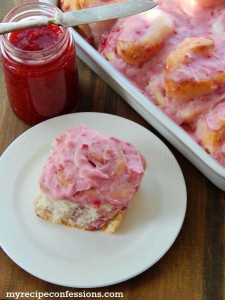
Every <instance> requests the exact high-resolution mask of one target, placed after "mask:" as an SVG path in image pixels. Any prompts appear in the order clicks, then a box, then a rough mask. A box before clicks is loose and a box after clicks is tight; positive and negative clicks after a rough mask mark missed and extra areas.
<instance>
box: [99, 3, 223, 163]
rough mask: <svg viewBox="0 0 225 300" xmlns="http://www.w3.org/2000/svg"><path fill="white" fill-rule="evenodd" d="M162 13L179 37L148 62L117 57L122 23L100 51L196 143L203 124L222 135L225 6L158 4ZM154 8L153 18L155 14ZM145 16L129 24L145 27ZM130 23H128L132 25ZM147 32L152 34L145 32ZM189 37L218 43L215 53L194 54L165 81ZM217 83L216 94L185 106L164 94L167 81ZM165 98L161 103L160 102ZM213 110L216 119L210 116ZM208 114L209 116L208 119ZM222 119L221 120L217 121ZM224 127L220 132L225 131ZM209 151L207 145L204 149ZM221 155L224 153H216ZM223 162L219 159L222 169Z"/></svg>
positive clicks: (131, 35)
mask: <svg viewBox="0 0 225 300" xmlns="http://www.w3.org/2000/svg"><path fill="white" fill-rule="evenodd" d="M157 2H158V5H157V10H161V11H162V12H164V13H166V14H167V15H168V16H169V17H170V18H171V20H172V21H173V24H174V31H175V32H174V34H173V35H171V36H170V37H169V38H167V39H165V41H164V43H163V45H162V46H161V47H159V50H158V52H157V53H156V54H155V55H154V56H153V57H151V58H150V59H149V60H148V61H146V62H144V63H142V64H137V65H131V64H128V63H126V62H125V61H123V59H122V58H121V57H120V56H119V54H118V53H117V41H118V38H119V34H120V31H121V28H122V27H123V19H120V20H118V22H117V23H116V24H115V25H114V27H113V28H112V30H111V31H108V32H105V33H104V34H103V35H102V39H101V41H102V43H101V44H100V45H99V51H100V52H101V54H102V55H103V56H105V57H106V58H107V59H109V60H110V63H111V64H112V65H113V66H114V67H115V68H116V69H117V70H119V71H120V72H121V73H122V74H123V75H124V76H125V77H127V78H128V80H129V81H130V82H131V83H132V84H133V85H134V86H136V87H137V88H138V89H139V90H140V91H142V93H143V94H144V95H145V96H146V97H147V98H149V99H150V100H151V101H152V102H153V103H155V104H156V105H158V106H160V108H161V109H162V110H163V111H164V112H165V113H166V114H167V115H168V116H169V117H170V118H172V119H173V120H174V121H175V122H176V123H177V124H179V125H181V126H182V127H183V128H184V129H185V130H186V131H187V132H188V133H189V134H190V135H191V136H192V137H193V138H194V139H195V140H196V141H197V142H198V141H199V136H198V134H199V131H196V126H197V124H199V122H198V121H199V120H200V119H201V120H205V121H206V123H207V126H208V130H217V129H218V127H219V126H221V125H220V124H218V119H220V120H221V119H224V115H225V114H224V111H225V107H224V105H220V106H218V107H219V109H214V108H215V107H216V106H217V105H218V104H219V103H221V102H222V103H224V102H225V82H224V80H221V81H218V82H215V80H214V78H217V75H223V74H225V35H224V32H225V2H224V1H223V0H218V1H213V0H211V1H210V0H208V1H207V0H198V1H197V0H196V1H191V0H184V1H183V0H158V1H157ZM154 10H155V9H152V10H151V11H150V12H149V13H152V14H154ZM139 18H140V15H137V16H135V15H134V16H131V17H129V19H128V20H129V22H130V23H132V22H133V24H137V25H140V20H139ZM127 22H128V21H127ZM141 29H142V32H141V33H142V35H144V34H145V31H144V30H145V28H144V26H141ZM146 30H149V29H148V28H147V27H146ZM190 37H209V38H212V39H213V40H214V43H215V48H214V49H213V50H212V51H209V53H207V54H206V55H201V54H198V53H194V52H191V51H190V52H189V53H187V55H189V56H190V62H189V63H188V64H186V65H185V64H183V65H181V66H180V67H179V68H177V69H176V70H174V71H173V72H171V73H170V74H169V75H168V74H167V75H166V76H168V77H167V78H165V67H166V61H167V57H168V55H169V54H170V53H171V52H172V51H174V50H175V49H176V48H177V46H178V45H179V44H180V43H181V42H182V41H184V40H185V39H186V38H190ZM135 38H136V33H135V31H134V32H133V33H132V32H131V31H129V36H127V39H128V40H131V41H134V40H135ZM210 78H211V79H213V80H212V83H213V84H212V87H213V89H212V90H213V92H212V93H211V94H206V95H202V96H199V97H196V98H195V99H190V101H186V102H184V103H182V102H179V101H177V100H176V99H173V98H172V97H170V96H167V93H166V90H165V80H166V79H171V80H175V81H176V82H178V83H179V82H186V81H189V82H199V81H202V80H207V79H210ZM158 95H161V98H160V97H158ZM210 111H212V113H211V114H209V112H210ZM208 114H209V115H208ZM217 115H218V117H217ZM223 130H224V131H225V128H224V129H223V128H221V132H222V131H223ZM203 147H204V145H203ZM217 151H218V153H220V152H221V151H222V150H221V149H219V148H218V149H217ZM223 152H224V159H223V160H221V159H220V158H219V157H216V158H217V159H218V160H219V161H220V162H221V163H222V164H223V165H225V163H224V161H225V151H224V150H223Z"/></svg>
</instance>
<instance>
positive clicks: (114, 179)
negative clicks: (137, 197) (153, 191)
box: [40, 126, 145, 209]
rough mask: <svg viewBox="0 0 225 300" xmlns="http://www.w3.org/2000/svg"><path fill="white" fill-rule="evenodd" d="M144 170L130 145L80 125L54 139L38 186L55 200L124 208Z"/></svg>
mask: <svg viewBox="0 0 225 300" xmlns="http://www.w3.org/2000/svg"><path fill="white" fill-rule="evenodd" d="M144 171H145V164H144V159H143V157H142V155H141V154H140V152H139V151H137V150H136V149H135V148H134V147H133V146H132V145H131V144H130V143H126V142H123V141H121V140H118V139H116V138H115V137H108V136H104V135H102V134H101V133H99V132H97V131H95V130H91V129H87V128H86V127H85V126H81V127H79V128H75V129H70V130H68V131H66V132H64V133H63V134H62V135H60V136H59V137H58V138H56V140H55V144H54V148H53V149H52V151H51V153H50V156H49V158H48V160H47V163H46V165H45V166H44V168H43V171H42V174H41V177H40V187H41V189H42V190H43V191H44V192H45V193H47V194H50V195H51V197H52V198H53V199H54V200H59V199H64V200H69V201H72V202H75V203H80V204H83V205H92V206H94V207H99V206H100V205H102V204H110V205H113V206H115V207H117V208H119V209H125V208H127V207H128V206H129V205H130V202H131V200H132V198H133V196H134V194H135V193H136V192H137V190H138V188H139V185H140V181H141V179H142V177H143V174H144Z"/></svg>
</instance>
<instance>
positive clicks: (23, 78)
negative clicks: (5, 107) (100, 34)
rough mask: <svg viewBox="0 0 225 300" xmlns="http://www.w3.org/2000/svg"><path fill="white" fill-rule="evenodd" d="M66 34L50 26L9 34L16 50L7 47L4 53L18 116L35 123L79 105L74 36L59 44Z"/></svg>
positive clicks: (9, 86)
mask: <svg viewBox="0 0 225 300" xmlns="http://www.w3.org/2000/svg"><path fill="white" fill-rule="evenodd" d="M64 34H65V33H64V32H63V29H61V27H59V26H56V25H49V26H48V27H39V28H33V29H24V30H20V31H16V32H13V33H11V34H10V35H9V36H8V42H9V44H10V47H11V48H12V49H14V50H15V53H14V52H12V51H11V52H10V53H9V52H8V51H6V50H5V51H4V52H5V53H4V54H3V55H2V60H3V65H4V71H5V79H6V86H7V91H8V97H9V101H10V103H11V106H12V108H13V110H14V112H15V113H16V115H17V116H18V117H20V118H21V119H22V120H23V121H25V122H27V123H29V124H31V125H33V124H37V123H39V122H41V121H44V120H46V119H48V118H51V117H54V116H57V115H61V114H65V113H70V112H73V111H74V110H75V109H76V107H77V101H78V100H77V99H78V76H77V69H76V61H75V46H74V44H73V42H72V38H71V36H70V35H69V36H68V37H69V38H67V39H66V40H64V41H63V43H62V45H61V46H60V47H59V46H58V48H57V47H56V46H57V45H59V43H60V41H62V37H63V35H64ZM54 48H55V49H54ZM18 51H19V52H20V54H21V53H22V56H21V57H22V59H21V57H20V56H19V57H18V56H17V53H19V52H18ZM12 53H13V55H12ZM49 53H50V54H49ZM46 55H47V56H46Z"/></svg>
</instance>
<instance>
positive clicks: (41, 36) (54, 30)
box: [9, 25, 63, 51]
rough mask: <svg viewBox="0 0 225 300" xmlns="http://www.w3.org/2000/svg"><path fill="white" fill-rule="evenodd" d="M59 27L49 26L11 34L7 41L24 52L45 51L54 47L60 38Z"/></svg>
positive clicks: (60, 30) (60, 31)
mask: <svg viewBox="0 0 225 300" xmlns="http://www.w3.org/2000/svg"><path fill="white" fill-rule="evenodd" d="M62 34H63V32H62V29H61V28H60V27H59V26H56V25H49V26H48V27H38V28H30V29H24V30H19V31H16V32H12V33H11V34H10V37H9V41H10V43H11V44H12V45H14V46H15V47H17V48H19V49H21V50H25V51H40V50H46V49H48V48H50V47H52V46H54V45H55V44H56V43H57V42H58V41H59V39H60V37H61V36H62Z"/></svg>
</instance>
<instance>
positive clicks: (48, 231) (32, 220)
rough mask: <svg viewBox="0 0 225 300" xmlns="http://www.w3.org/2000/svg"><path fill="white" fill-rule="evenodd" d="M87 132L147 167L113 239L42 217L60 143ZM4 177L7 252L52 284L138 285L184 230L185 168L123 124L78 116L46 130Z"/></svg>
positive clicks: (12, 158)
mask: <svg viewBox="0 0 225 300" xmlns="http://www.w3.org/2000/svg"><path fill="white" fill-rule="evenodd" d="M80 125H87V126H88V127H89V128H92V129H96V130H98V131H100V132H102V133H103V134H107V135H113V136H116V137H117V138H119V139H123V140H125V141H127V142H131V143H132V144H133V145H134V146H135V147H136V148H137V149H138V150H140V151H141V153H142V154H143V155H144V157H145V159H146V161H147V170H146V172H145V175H144V177H143V180H142V182H141V186H140V189H139V192H138V193H137V195H136V197H135V199H134V201H133V203H132V205H131V207H130V208H129V210H128V211H127V212H126V214H125V217H124V220H123V223H122V225H121V228H120V229H119V230H118V231H117V232H116V233H114V234H111V235H110V234H107V233H104V232H101V231H99V232H87V231H83V230H79V229H74V228H69V227H66V226H64V225H58V224H52V223H50V222H47V221H44V220H42V219H40V218H38V217H37V216H36V215H35V212H34V207H33V203H32V202H33V200H34V198H35V196H36V193H37V191H38V179H39V176H40V174H41V170H42V167H43V165H44V164H45V161H46V159H47V157H48V154H49V152H50V149H51V143H52V141H53V140H54V139H55V138H56V137H57V136H58V135H60V134H61V133H62V132H63V131H65V130H67V129H69V128H72V127H77V126H80ZM0 170H1V172H0V174H1V175H0V190H1V202H0V244H1V246H2V248H3V250H4V251H5V252H6V253H7V255H8V256H9V257H10V258H11V259H12V260H13V261H14V262H15V263H16V264H18V265H19V266H20V267H21V268H23V269H24V270H26V271H27V272H29V273H31V274H33V275H34V276H36V277H38V278H41V279H43V280H46V281H48V282H51V283H55V284H59V285H63V286H68V287H82V288H89V287H101V286H107V285H111V284H115V283H118V282H121V281H125V280H127V279H129V278H132V277H134V276H136V275H138V274H140V273H141V272H143V271H145V270H146V269H148V268H149V267H151V266H152V265H153V264H154V263H156V262H157V261H158V260H159V259H160V258H161V257H162V256H163V255H164V254H165V253H166V252H167V250H168V249H169V248H170V247H171V245H172V244H173V242H174V241H175V239H176V237H177V235H178V233H179V231H180V229H181V226H182V224H183V220H184V216H185V212H186V187H185V182H184V178H183V175H182V172H181V170H180V167H179V165H178V163H177V161H176V160H175V158H174V156H173V155H172V154H171V152H170V151H169V149H168V148H167V147H166V146H165V145H164V144H163V143H162V142H161V141H160V140H159V139H158V138H157V137H156V136H155V135H153V134H152V133H151V132H149V131H148V130H147V129H145V128H144V127H142V126H140V125H138V124H136V123H134V122H132V121H129V120H127V119H124V118H121V117H117V116H114V115H109V114H103V113H75V114H70V115H65V116H60V117H57V118H54V119H50V120H48V121H46V122H43V123H41V124H39V125H37V126H34V127H32V128H31V129H29V130H27V131H26V132H25V133H24V134H22V135H21V136H20V137H19V138H17V139H16V140H15V141H14V142H13V143H12V144H11V145H10V146H9V147H8V148H7V150H6V151H5V152H4V153H3V155H2V157H1V159H0Z"/></svg>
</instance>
